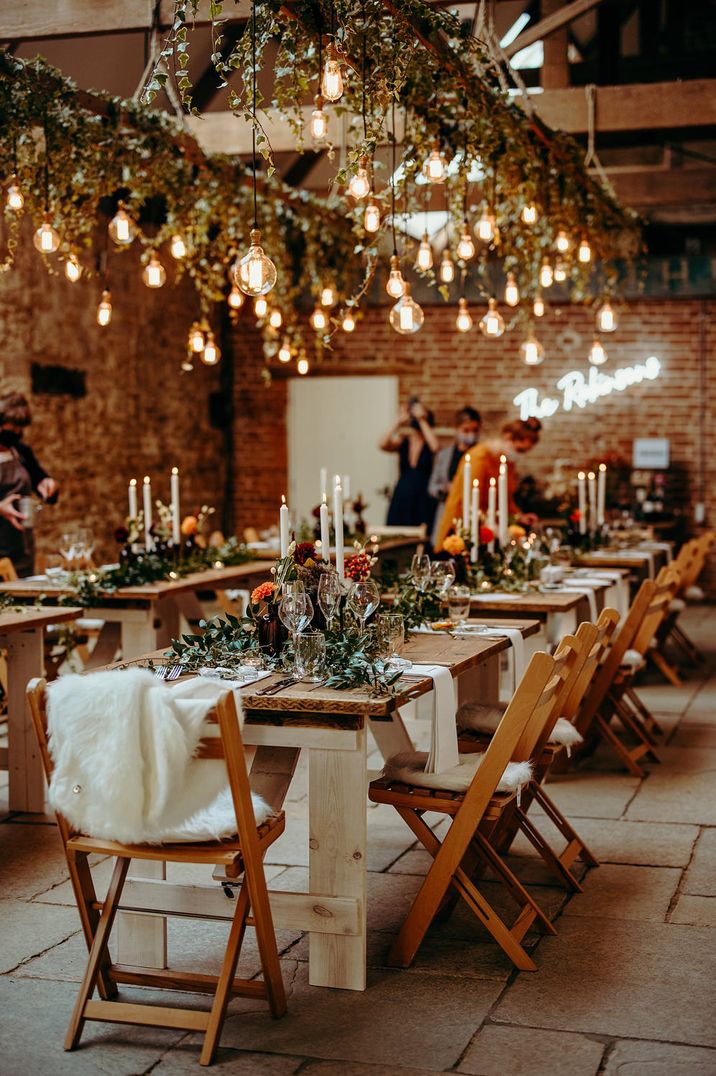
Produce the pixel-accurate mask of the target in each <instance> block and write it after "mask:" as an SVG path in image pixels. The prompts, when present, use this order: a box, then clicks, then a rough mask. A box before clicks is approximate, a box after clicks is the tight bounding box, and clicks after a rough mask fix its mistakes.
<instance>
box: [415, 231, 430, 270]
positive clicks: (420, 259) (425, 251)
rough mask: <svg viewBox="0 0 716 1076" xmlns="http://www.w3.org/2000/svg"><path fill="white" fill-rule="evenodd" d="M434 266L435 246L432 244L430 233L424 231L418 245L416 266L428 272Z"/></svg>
mask: <svg viewBox="0 0 716 1076" xmlns="http://www.w3.org/2000/svg"><path fill="white" fill-rule="evenodd" d="M432 267H433V248H432V247H431V246H430V240H429V239H428V233H427V232H423V238H422V239H421V241H420V246H419V247H418V256H417V257H416V259H415V268H416V269H420V270H421V272H423V273H427V272H428V270H429V269H432Z"/></svg>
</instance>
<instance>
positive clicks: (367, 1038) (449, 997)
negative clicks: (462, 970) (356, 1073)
mask: <svg viewBox="0 0 716 1076" xmlns="http://www.w3.org/2000/svg"><path fill="white" fill-rule="evenodd" d="M294 967H295V977H294V979H293V982H292V984H291V987H290V990H289V994H288V1013H287V1014H286V1016H285V1017H284V1018H283V1019H282V1020H271V1019H270V1017H267V1016H266V1015H264V1014H263V1013H258V1012H255V1011H254V1012H247V1013H243V1012H241V1013H239V1014H237V1015H232V1016H230V1017H229V1019H228V1020H227V1022H226V1026H225V1030H224V1036H223V1042H224V1044H225V1045H226V1046H240V1047H242V1048H243V1049H261V1050H268V1051H271V1052H274V1053H286V1054H293V1055H296V1054H298V1055H301V1056H309V1057H314V1058H324V1059H331V1058H333V1059H342V1060H347V1061H361V1062H363V1063H364V1064H377V1065H381V1066H383V1068H384V1069H391V1068H393V1069H397V1070H398V1071H399V1070H400V1068H401V1066H402V1067H404V1068H405V1067H407V1068H408V1069H409V1068H410V1066H413V1068H418V1069H420V1068H422V1069H428V1070H431V1071H436V1070H437V1071H442V1070H444V1069H447V1068H450V1067H451V1066H452V1065H454V1064H455V1062H456V1061H457V1059H458V1058H459V1057H460V1056H461V1054H462V1053H463V1051H464V1049H465V1047H466V1046H467V1044H468V1042H469V1041H470V1039H471V1038H472V1036H473V1035H474V1033H475V1031H476V1030H477V1028H478V1027H479V1026H480V1024H481V1023H482V1021H483V1020H484V1019H485V1017H486V1016H487V1013H488V1012H489V1010H490V1008H491V1006H492V1005H493V1004H494V1002H495V1001H496V999H497V997H498V995H499V993H500V991H501V990H502V984H501V983H497V982H488V981H486V980H483V981H479V980H476V979H457V978H453V977H448V976H430V977H429V978H427V979H426V978H423V977H422V976H419V975H405V974H403V973H401V972H399V971H396V972H387V971H372V972H371V973H370V975H369V985H368V989H367V990H366V991H365V992H363V993H356V992H354V991H349V990H326V989H321V988H319V987H312V986H309V985H308V969H307V967H306V965H305V964H302V963H299V964H297V965H294ZM342 1071H343V1068H342V1066H341V1068H340V1072H342Z"/></svg>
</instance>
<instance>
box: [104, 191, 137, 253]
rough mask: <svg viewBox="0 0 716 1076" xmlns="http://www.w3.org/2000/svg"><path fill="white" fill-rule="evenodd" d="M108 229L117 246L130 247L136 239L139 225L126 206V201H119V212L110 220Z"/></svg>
mask: <svg viewBox="0 0 716 1076" xmlns="http://www.w3.org/2000/svg"><path fill="white" fill-rule="evenodd" d="M107 230H108V231H109V237H110V239H112V240H113V241H114V242H115V243H116V244H117V246H120V247H128V246H129V244H130V243H132V242H133V241H134V237H135V235H136V234H137V225H136V224H135V223H134V221H133V220H132V218H131V217H130V216H129V214H128V213H127V211H126V210H125V208H124V202H120V203H119V207H118V209H117V212H116V213H115V215H114V216H113V217H112V219H111V221H110V222H109V225H108V228H107Z"/></svg>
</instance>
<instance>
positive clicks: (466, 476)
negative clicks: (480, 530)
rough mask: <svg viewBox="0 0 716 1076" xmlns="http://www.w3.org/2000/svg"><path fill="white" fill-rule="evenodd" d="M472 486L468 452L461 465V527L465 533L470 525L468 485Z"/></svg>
mask: <svg viewBox="0 0 716 1076" xmlns="http://www.w3.org/2000/svg"><path fill="white" fill-rule="evenodd" d="M471 486H472V462H471V460H470V453H469V452H467V453H466V454H465V459H464V462H463V465H462V529H463V531H465V533H467V528H468V527H469V526H470V487H471Z"/></svg>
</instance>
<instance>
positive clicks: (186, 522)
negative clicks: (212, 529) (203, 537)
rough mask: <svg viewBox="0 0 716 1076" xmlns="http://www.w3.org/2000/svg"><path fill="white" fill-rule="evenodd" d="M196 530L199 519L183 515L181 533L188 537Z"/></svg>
mask: <svg viewBox="0 0 716 1076" xmlns="http://www.w3.org/2000/svg"><path fill="white" fill-rule="evenodd" d="M198 530H199V520H198V519H197V518H196V516H184V519H183V520H182V523H181V532H182V534H183V535H184V536H185V537H186V538H189V537H190V536H191V535H192V534H196V533H197V531H198Z"/></svg>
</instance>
